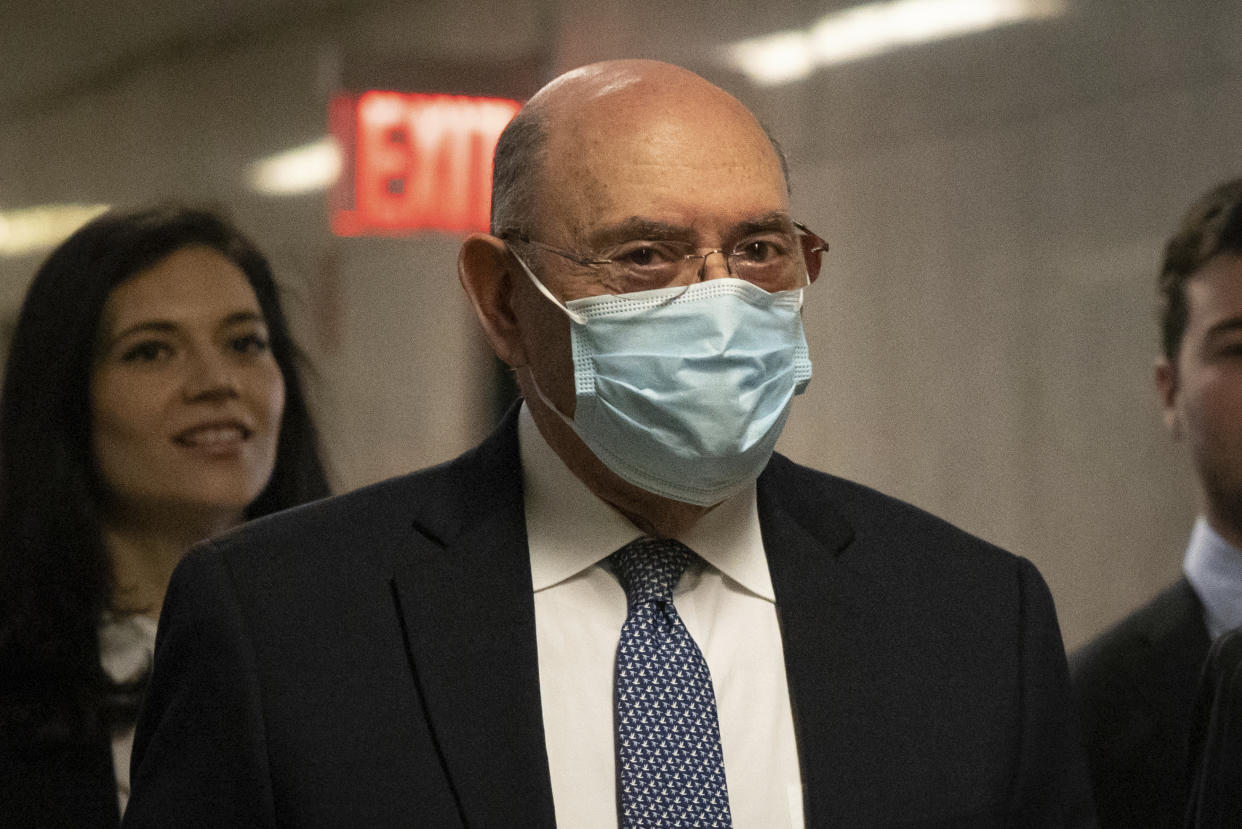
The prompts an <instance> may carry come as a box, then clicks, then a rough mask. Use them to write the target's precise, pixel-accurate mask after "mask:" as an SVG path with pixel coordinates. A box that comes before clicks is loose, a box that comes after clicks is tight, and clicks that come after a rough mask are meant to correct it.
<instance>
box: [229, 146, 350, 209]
mask: <svg viewBox="0 0 1242 829" xmlns="http://www.w3.org/2000/svg"><path fill="white" fill-rule="evenodd" d="M340 174H341V151H340V148H339V147H337V144H336V140H335V139H333V138H331V137H324V138H321V139H319V140H318V141H313V142H311V143H310V144H304V145H302V146H301V147H294V148H293V149H292V150H286V151H284V152H282V153H277V154H276V155H271V156H268V157H267V158H264V159H261V160H259V161H256V162H255V163H253V164H251V165H250V168H249V169H248V171H247V174H246V178H247V180H248V182H249V184H250V188H251V189H252V190H254V191H255V192H258V193H261V194H263V195H265V196H300V195H303V194H305V193H314V192H316V191H318V190H327V189H328V188H329V187H331V186H332V185H333V184H335V183H336V179H337V177H338V176H339V175H340Z"/></svg>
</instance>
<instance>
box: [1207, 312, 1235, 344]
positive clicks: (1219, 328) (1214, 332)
mask: <svg viewBox="0 0 1242 829" xmlns="http://www.w3.org/2000/svg"><path fill="white" fill-rule="evenodd" d="M1238 331H1242V314H1239V315H1237V316H1234V317H1228V318H1226V319H1223V320H1221V321H1220V322H1218V323H1216V324H1215V325H1213V326H1212V327H1210V328H1208V330H1207V333H1206V334H1205V335H1204V339H1205V340H1212V339H1214V338H1216V337H1219V336H1223V335H1225V334H1234V333H1237V332H1238Z"/></svg>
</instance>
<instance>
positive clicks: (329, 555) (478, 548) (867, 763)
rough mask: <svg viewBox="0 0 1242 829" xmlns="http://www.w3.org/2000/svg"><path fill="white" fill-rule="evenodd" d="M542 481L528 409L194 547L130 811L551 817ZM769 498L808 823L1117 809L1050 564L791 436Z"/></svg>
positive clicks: (206, 816)
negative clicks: (536, 550) (1099, 798)
mask: <svg viewBox="0 0 1242 829" xmlns="http://www.w3.org/2000/svg"><path fill="white" fill-rule="evenodd" d="M521 481H522V477H521V468H520V463H519V460H518V449H517V429H516V417H515V416H513V415H511V416H510V417H509V418H507V419H506V421H505V423H504V425H502V427H501V428H500V429H499V430H498V431H497V433H496V434H494V435H493V436H492V437H491V438H490V439H489V440H488V441H487V442H486V443H484V444H483V445H482V446H481V447H479V448H477V449H476V450H474V451H472V452H469V453H467V454H466V455H463V456H462V457H460V458H458V459H457V460H455V461H453V462H450V463H448V464H445V465H443V466H440V467H436V468H434V469H430V470H426V471H423V472H420V473H415V474H413V475H408V476H405V477H402V478H397V479H394V480H391V481H388V482H384V483H381V484H377V485H375V486H372V487H369V488H366V489H363V490H359V491H356V492H353V493H349V494H346V495H343V496H338V497H336V498H333V499H329V500H327V501H321V502H318V503H317V504H314V505H309V506H306V507H299V508H296V509H294V510H290V511H288V512H284V513H281V514H279V515H276V516H271V517H268V518H264V519H259V520H258V521H254V522H251V523H250V524H248V525H246V526H245V527H243V528H241V529H239V530H237V531H235V532H233V533H231V534H229V535H226V536H224V537H222V538H220V539H217V540H215V541H214V542H209V543H205V544H203V545H200V546H198V547H197V548H195V549H194V550H192V551H191V552H190V553H189V555H187V556H186V558H185V559H184V560H183V561H182V563H181V565H180V566H179V567H178V568H177V571H176V573H175V574H174V575H173V578H172V582H171V584H170V586H169V590H168V595H167V599H166V601H165V603H164V611H163V617H162V619H161V621H160V629H159V636H158V641H157V644H156V654H155V671H154V674H153V675H152V678H151V685H150V690H149V694H148V698H147V704H146V706H145V708H144V710H143V714H142V717H141V718H140V720H139V723H138V733H137V737H136V739H135V742H134V778H133V781H132V782H133V796H132V798H131V800H130V803H129V808H128V810H127V812H126V816H125V825H126V826H127V827H130V829H140V827H160V829H163V827H167V826H172V825H175V826H178V827H194V826H204V827H219V826H246V827H276V826H298V827H301V829H307V827H339V826H366V827H368V828H369V829H382V827H390V826H391V827H397V826H402V827H405V826H410V825H420V826H433V827H457V826H470V827H488V826H496V827H524V828H525V827H544V826H552V825H553V822H554V812H553V805H552V790H551V783H550V779H549V774H548V766H547V755H546V752H545V748H544V735H543V725H542V719H541V707H540V694H539V666H538V659H537V653H536V641H535V613H534V600H533V595H532V591H531V574H530V557H529V553H528V550H527V546H526V537H525V518H524V513H523V503H522V488H521ZM758 507H759V517H760V524H761V529H762V533H763V543H764V548H765V550H766V552H767V556H768V562H769V568H770V571H771V575H772V584H773V588H774V590H775V593H776V598H777V612H778V615H779V618H780V623H781V631H782V638H783V644H784V651H785V653H784V656H785V665H786V672H787V677H788V680H789V693H790V701H791V703H792V709H793V714H794V726H795V734H796V738H797V746H798V754H799V759H800V762H801V766H802V778H803V783H804V806H805V814H806V819H807V824H808V825H809V826H811V827H828V826H833V827H837V826H840V827H851V829H853V828H854V827H881V826H884V827H887V826H914V825H918V826H926V827H930V826H953V827H1023V826H1030V827H1040V829H1048V827H1060V826H1086V825H1092V823H1093V821H1092V819H1091V817H1090V812H1091V801H1090V793H1089V783H1088V780H1087V776H1086V769H1085V765H1084V763H1083V761H1082V756H1081V747H1080V745H1079V739H1078V727H1077V723H1076V720H1075V716H1074V707H1073V705H1072V702H1071V694H1070V689H1069V683H1068V680H1069V678H1068V672H1067V668H1066V661H1065V654H1064V650H1063V648H1062V645H1061V639H1060V633H1059V631H1058V628H1057V623H1056V616H1055V613H1054V611H1053V606H1052V600H1051V597H1050V596H1049V594H1048V590H1047V588H1046V586H1045V585H1044V582H1043V580H1042V579H1041V578H1040V576H1039V574H1038V572H1037V571H1036V570H1035V568H1034V567H1033V566H1032V565H1031V564H1030V563H1029V562H1027V561H1025V560H1023V559H1020V558H1017V557H1015V556H1012V555H1010V554H1008V553H1005V552H1003V551H1001V550H999V549H997V548H995V547H993V546H991V545H989V544H986V543H984V542H982V541H980V540H978V539H976V538H973V537H971V536H969V535H967V534H966V533H964V532H961V531H960V530H957V529H955V528H953V527H951V526H949V525H948V524H946V523H945V522H943V521H940V520H938V519H936V518H933V517H932V516H930V515H927V514H926V513H923V512H921V511H919V510H917V509H915V508H913V507H911V506H909V505H907V504H903V503H900V502H898V501H896V500H893V499H891V498H887V497H885V496H883V495H880V494H879V493H876V492H874V491H872V490H869V489H867V488H865V487H862V486H859V485H857V484H853V483H850V482H848V481H843V480H841V479H839V478H834V477H831V476H828V475H823V474H821V473H818V472H814V471H812V470H809V469H806V468H804V467H800V466H798V465H796V464H793V463H791V462H790V461H788V460H786V459H785V458H782V457H780V456H779V455H778V456H775V457H773V459H772V461H771V463H770V464H769V465H768V467H767V469H766V470H765V471H764V473H763V475H762V476H761V477H760V479H759V482H758ZM729 773H730V774H734V773H740V774H745V773H747V770H746V769H736V770H734V769H730V770H729Z"/></svg>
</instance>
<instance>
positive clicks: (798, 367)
mask: <svg viewBox="0 0 1242 829" xmlns="http://www.w3.org/2000/svg"><path fill="white" fill-rule="evenodd" d="M518 262H519V264H521V265H522V268H523V269H524V270H526V273H527V275H528V276H529V277H530V278H531V279H532V280H533V281H534V283H535V286H536V287H537V288H539V290H540V291H541V292H542V293H543V294H544V295H545V296H546V297H547V298H548V299H550V300H551V301H552V302H553V303H555V304H556V305H557V306H558V307H559V308H561V309H562V310H563V311H565V313H566V315H567V316H568V317H569V318H570V334H571V344H572V349H573V362H574V391H575V395H576V399H577V405H576V408H575V410H574V416H573V418H572V419H570V418H568V417H565V415H563V414H561V417H562V419H563V420H565V422H566V423H568V424H569V425H570V427H571V428H573V430H574V431H575V432H576V433H577V434H578V436H579V437H580V438H581V439H582V441H583V442H584V443H585V444H586V445H587V446H588V447H589V448H590V449H591V451H592V452H594V453H595V455H596V457H598V458H599V459H600V460H601V461H602V462H603V463H604V464H605V465H606V466H607V467H608V468H609V469H611V470H612V471H613V472H615V473H616V474H617V475H619V476H620V477H621V478H623V479H624V480H626V481H628V482H630V483H631V484H634V485H635V486H638V487H641V488H642V489H645V490H647V491H649V492H654V493H655V494H657V495H662V496H664V497H665V498H672V499H674V500H677V501H685V502H687V503H690V504H698V505H700V506H711V505H712V504H718V503H720V502H721V501H723V500H724V499H725V498H728V497H729V496H730V495H732V494H734V493H736V492H738V491H740V490H741V489H743V488H744V487H746V486H747V485H748V484H750V483H751V482H752V481H753V480H754V479H755V478H757V477H758V476H759V473H760V472H762V471H763V467H764V466H766V465H767V462H768V459H769V458H770V457H771V456H772V451H773V447H774V446H775V445H776V439H777V438H778V437H780V433H781V429H782V428H784V426H785V419H786V417H787V416H788V414H789V404H790V401H791V400H792V398H793V396H794V395H795V394H801V393H802V391H803V390H804V389H805V388H806V386H807V383H808V382H809V381H810V379H811V360H810V356H809V354H808V352H807V345H806V337H805V336H804V334H803V332H802V317H801V313H800V311H801V307H802V291H801V289H799V290H795V291H782V292H779V293H768V292H767V291H764V290H763V289H762V288H759V287H758V286H756V285H753V284H751V283H749V282H746V281H744V280H741V279H733V278H728V279H711V280H707V281H704V282H697V283H694V284H692V285H690V286H689V287H686V286H677V287H672V288H661V289H658V290H653V291H639V292H636V293H629V294H621V295H616V296H593V297H585V298H583V299H574V300H570V301H569V302H568V303H565V304H562V303H561V302H559V301H558V300H557V299H556V297H554V296H553V295H552V293H551V292H550V291H548V289H547V288H546V287H544V285H543V284H542V283H541V282H540V281H539V280H538V279H537V278H536V277H535V275H534V274H533V273H532V272H531V271H530V269H529V268H527V267H526V264H525V263H524V262H522V261H521V260H520V259H519V260H518ZM536 388H537V387H536ZM539 396H540V397H541V398H543V401H544V403H546V404H547V405H548V407H549V408H551V409H552V410H553V411H557V409H556V407H555V406H553V405H552V404H551V403H550V402H549V401H548V400H547V398H546V397H544V395H543V393H542V392H541V391H540V392H539ZM557 413H558V414H560V412H559V411H558V412H557Z"/></svg>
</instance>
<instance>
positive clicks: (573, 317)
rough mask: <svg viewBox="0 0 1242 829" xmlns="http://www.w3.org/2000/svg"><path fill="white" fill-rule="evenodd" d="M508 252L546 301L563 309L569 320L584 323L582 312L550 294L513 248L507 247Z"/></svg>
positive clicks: (584, 318)
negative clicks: (571, 308) (574, 309)
mask: <svg viewBox="0 0 1242 829" xmlns="http://www.w3.org/2000/svg"><path fill="white" fill-rule="evenodd" d="M509 253H512V254H513V258H514V259H516V260H517V263H518V264H519V265H521V266H522V270H524V271H526V275H527V276H528V277H530V281H531V282H532V283H533V284H534V286H535V287H536V288H538V289H539V293H541V294H543V295H544V296H545V297H547V298H548V301H549V302H551V303H552V304H553V305H555V306H556V307H557V308H560V309H561V310H562V311H564V312H565V315H566V316H567V317H569V318H570V319H571V320H573V321H574V322H576V323H578V324H579V325H586V317H584V316H583V315H582V314H579V313H578V312H577V311H573V310H570V309H569V308H568V307H567V306H566V305H565V303H563V302H561V301H560V300H559V299H557V298H556V297H555V296H554V295H553V294H552V292H551V291H549V290H548V287H547V286H546V285H544V284H543V283H542V282H540V281H539V277H537V276H535V272H534V271H532V270H531V269H530V268H529V267H527V265H526V263H525V262H523V261H522V257H520V256H518V255H517V253H516V252H515V251H514V250H513V248H509Z"/></svg>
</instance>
